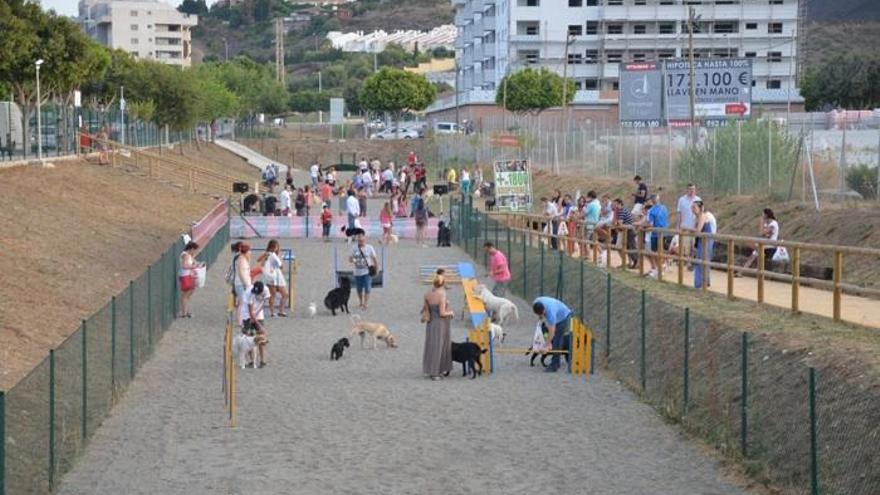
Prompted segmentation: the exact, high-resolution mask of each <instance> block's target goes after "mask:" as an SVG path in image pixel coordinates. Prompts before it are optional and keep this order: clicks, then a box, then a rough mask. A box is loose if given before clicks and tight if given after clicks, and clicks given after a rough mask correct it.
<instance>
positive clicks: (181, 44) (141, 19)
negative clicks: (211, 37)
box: [79, 0, 198, 67]
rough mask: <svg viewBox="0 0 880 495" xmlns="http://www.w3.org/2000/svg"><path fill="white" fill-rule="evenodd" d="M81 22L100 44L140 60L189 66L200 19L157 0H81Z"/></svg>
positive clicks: (85, 29)
mask: <svg viewBox="0 0 880 495" xmlns="http://www.w3.org/2000/svg"><path fill="white" fill-rule="evenodd" d="M79 22H80V25H81V26H82V28H83V30H84V31H85V32H86V33H87V34H88V35H89V36H91V37H92V38H93V39H94V40H96V41H98V42H99V43H101V44H103V45H105V46H108V47H110V48H115V49H120V50H125V51H126V52H128V53H130V54H132V55H133V56H135V57H137V58H142V59H147V60H156V61H159V62H164V63H166V64H173V65H180V66H183V67H189V66H190V65H191V64H192V48H191V46H192V38H191V33H190V29H191V28H192V27H193V26H195V25H196V24H198V16H195V15H189V14H184V13H182V12H178V11H177V9H175V8H174V7H172V6H171V5H169V4H166V3H163V2H161V1H158V0H81V1H80V3H79Z"/></svg>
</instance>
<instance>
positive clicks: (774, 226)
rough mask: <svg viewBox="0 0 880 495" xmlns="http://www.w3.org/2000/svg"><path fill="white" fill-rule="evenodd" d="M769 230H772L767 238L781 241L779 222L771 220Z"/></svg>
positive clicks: (768, 224) (768, 225)
mask: <svg viewBox="0 0 880 495" xmlns="http://www.w3.org/2000/svg"><path fill="white" fill-rule="evenodd" d="M767 228H768V229H770V235H769V236H768V237H767V238H768V239H770V240H771V241H778V240H779V222H777V221H776V220H770V221H769V222H768V223H767Z"/></svg>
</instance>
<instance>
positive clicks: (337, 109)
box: [330, 98, 345, 124]
mask: <svg viewBox="0 0 880 495" xmlns="http://www.w3.org/2000/svg"><path fill="white" fill-rule="evenodd" d="M344 109H345V100H344V99H342V98H330V123H331V124H343V123H345V118H344V116H343V115H342V113H343V112H344Z"/></svg>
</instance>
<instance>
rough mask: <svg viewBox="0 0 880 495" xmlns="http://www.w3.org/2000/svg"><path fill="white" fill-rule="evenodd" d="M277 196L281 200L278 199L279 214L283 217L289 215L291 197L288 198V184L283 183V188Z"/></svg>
mask: <svg viewBox="0 0 880 495" xmlns="http://www.w3.org/2000/svg"><path fill="white" fill-rule="evenodd" d="M279 197H280V199H281V201H280V204H281V215H283V216H285V217H288V216H290V207H291V198H290V186H289V185H286V184H285V186H284V190H283V191H281V194H279Z"/></svg>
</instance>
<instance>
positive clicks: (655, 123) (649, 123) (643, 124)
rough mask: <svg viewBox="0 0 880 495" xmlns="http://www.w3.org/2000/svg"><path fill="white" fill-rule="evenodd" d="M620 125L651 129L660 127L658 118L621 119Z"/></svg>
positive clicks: (629, 127)
mask: <svg viewBox="0 0 880 495" xmlns="http://www.w3.org/2000/svg"><path fill="white" fill-rule="evenodd" d="M620 126H621V127H625V128H627V129H653V128H656V127H660V121H659V120H623V121H621V122H620Z"/></svg>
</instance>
